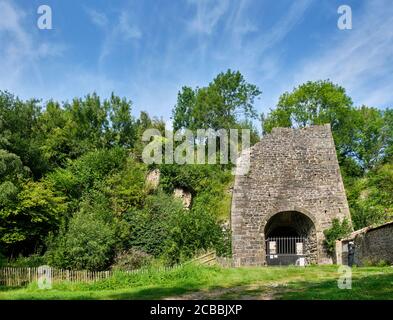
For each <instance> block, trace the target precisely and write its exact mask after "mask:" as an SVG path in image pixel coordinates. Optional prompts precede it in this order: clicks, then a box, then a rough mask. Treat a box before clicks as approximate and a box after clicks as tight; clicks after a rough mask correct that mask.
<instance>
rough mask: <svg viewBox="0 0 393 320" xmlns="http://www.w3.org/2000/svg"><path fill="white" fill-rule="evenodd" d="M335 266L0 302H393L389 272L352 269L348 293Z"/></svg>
mask: <svg viewBox="0 0 393 320" xmlns="http://www.w3.org/2000/svg"><path fill="white" fill-rule="evenodd" d="M339 276H340V275H339V273H338V267H337V266H309V267H306V268H300V267H255V268H220V267H200V266H199V267H198V266H192V265H188V266H184V267H181V268H178V269H174V270H171V271H167V272H164V271H161V272H158V271H150V272H147V273H143V274H133V275H126V274H124V273H117V274H115V275H114V276H113V277H111V278H109V279H106V280H102V281H99V282H96V283H90V284H75V283H66V282H62V283H56V284H54V286H53V288H52V289H50V290H40V289H38V288H37V284H35V283H33V284H30V285H29V286H28V287H26V288H16V289H15V288H5V287H2V288H1V287H0V299H165V298H168V299H173V298H181V299H393V268H392V267H367V268H353V269H352V289H350V290H349V289H339V288H338V286H337V279H338V278H339Z"/></svg>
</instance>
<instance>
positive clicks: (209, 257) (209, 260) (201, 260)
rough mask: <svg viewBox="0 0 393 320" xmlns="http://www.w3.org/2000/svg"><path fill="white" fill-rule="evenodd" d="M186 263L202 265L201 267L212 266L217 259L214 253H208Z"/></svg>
mask: <svg viewBox="0 0 393 320" xmlns="http://www.w3.org/2000/svg"><path fill="white" fill-rule="evenodd" d="M188 263H195V264H202V265H209V266H210V265H214V264H216V263H217V257H216V252H215V251H208V252H206V253H204V254H202V255H200V256H198V257H196V258H194V259H192V260H190V261H189V262H188Z"/></svg>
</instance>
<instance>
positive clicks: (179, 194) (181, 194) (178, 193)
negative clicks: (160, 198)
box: [173, 188, 192, 209]
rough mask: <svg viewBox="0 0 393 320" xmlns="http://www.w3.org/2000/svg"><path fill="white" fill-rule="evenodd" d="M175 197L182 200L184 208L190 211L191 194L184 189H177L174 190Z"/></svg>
mask: <svg viewBox="0 0 393 320" xmlns="http://www.w3.org/2000/svg"><path fill="white" fill-rule="evenodd" d="M173 196H174V197H175V198H179V199H181V200H182V202H183V205H184V208H186V209H190V207H191V201H192V195H191V192H189V191H187V190H184V189H182V188H175V190H173Z"/></svg>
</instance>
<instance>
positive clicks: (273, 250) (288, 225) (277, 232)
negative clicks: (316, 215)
mask: <svg viewBox="0 0 393 320" xmlns="http://www.w3.org/2000/svg"><path fill="white" fill-rule="evenodd" d="M264 234H265V249H266V250H265V251H266V262H267V264H268V265H289V264H297V263H299V261H300V262H302V263H303V262H308V263H310V262H316V232H315V226H314V223H313V221H312V220H311V219H310V218H309V217H308V216H307V215H305V214H303V213H301V212H298V211H284V212H279V213H277V214H275V215H274V216H273V217H271V218H270V219H269V220H268V221H267V223H266V226H265V229H264Z"/></svg>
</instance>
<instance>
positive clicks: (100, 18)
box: [86, 8, 108, 28]
mask: <svg viewBox="0 0 393 320" xmlns="http://www.w3.org/2000/svg"><path fill="white" fill-rule="evenodd" d="M86 12H87V14H88V15H89V18H90V20H91V22H93V23H94V24H95V25H97V26H98V27H101V28H103V27H106V26H107V25H108V18H107V17H106V15H105V13H101V12H98V11H96V10H94V9H90V8H88V9H86Z"/></svg>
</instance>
